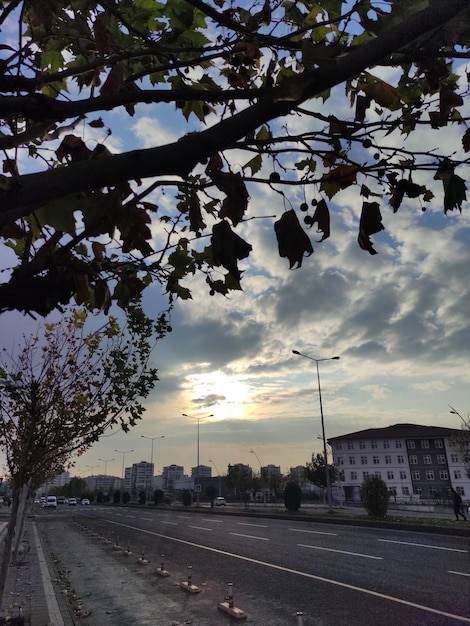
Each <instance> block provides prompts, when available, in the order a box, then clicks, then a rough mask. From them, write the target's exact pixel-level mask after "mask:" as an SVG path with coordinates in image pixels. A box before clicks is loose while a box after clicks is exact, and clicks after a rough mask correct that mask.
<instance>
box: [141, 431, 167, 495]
mask: <svg viewBox="0 0 470 626" xmlns="http://www.w3.org/2000/svg"><path fill="white" fill-rule="evenodd" d="M140 436H141V437H142V439H150V441H151V442H152V449H151V453H150V465H151V466H152V470H151V471H152V474H154V473H155V472H154V470H153V442H154V441H155V439H164V438H165V435H160V436H159V437H147V436H146V435H140ZM150 483H151V484H150V487H151V486H152V483H153V475H152V478H151V481H150ZM148 500H150V498H149V489H147V501H148Z"/></svg>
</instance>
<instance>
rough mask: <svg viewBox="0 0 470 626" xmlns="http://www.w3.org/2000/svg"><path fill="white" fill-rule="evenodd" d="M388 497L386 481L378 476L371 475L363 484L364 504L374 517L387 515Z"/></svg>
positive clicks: (362, 496)
mask: <svg viewBox="0 0 470 626" xmlns="http://www.w3.org/2000/svg"><path fill="white" fill-rule="evenodd" d="M388 497H389V493H388V489H387V485H386V483H384V481H383V480H382V479H381V478H378V477H377V476H369V477H368V478H366V479H365V480H364V482H363V483H362V485H361V500H362V504H363V505H364V508H365V509H366V511H367V513H368V514H369V515H370V516H372V517H385V516H386V515H387V509H388Z"/></svg>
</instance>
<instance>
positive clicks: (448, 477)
mask: <svg viewBox="0 0 470 626" xmlns="http://www.w3.org/2000/svg"><path fill="white" fill-rule="evenodd" d="M461 432H462V431H459V430H458V429H454V428H442V427H439V426H421V425H418V424H395V425H393V426H387V427H385V428H369V429H367V430H361V431H358V432H354V433H348V434H346V435H341V436H339V437H332V438H330V439H329V440H328V443H329V444H330V445H331V447H332V451H333V462H334V465H335V467H336V468H337V470H338V479H339V483H340V484H341V485H342V486H343V488H344V492H345V496H346V499H347V500H353V501H360V486H361V484H362V482H363V480H364V479H366V478H367V477H368V476H372V475H374V476H378V477H379V478H381V479H382V480H383V481H385V483H386V484H387V487H388V489H389V492H390V493H391V494H392V495H393V496H394V497H395V499H396V500H397V502H400V501H401V502H410V501H422V500H433V501H436V500H439V499H447V498H448V497H449V493H450V488H451V487H453V488H454V489H455V490H456V491H457V492H458V493H460V494H461V496H462V498H464V499H469V498H470V476H469V471H468V468H469V465H468V464H466V462H465V455H464V454H462V450H461V449H460V448H459V447H458V446H456V444H455V441H456V438H457V436H458V435H459V434H461Z"/></svg>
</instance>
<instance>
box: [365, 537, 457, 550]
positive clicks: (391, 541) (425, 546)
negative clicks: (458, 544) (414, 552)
mask: <svg viewBox="0 0 470 626" xmlns="http://www.w3.org/2000/svg"><path fill="white" fill-rule="evenodd" d="M377 541H382V542H383V543H401V544H402V545H404V546H418V547H419V548H433V549H434V550H448V551H449V552H468V550H459V549H458V548H445V547H444V546H430V545H428V544H426V543H411V542H410V541H393V540H392V539H378V540H377Z"/></svg>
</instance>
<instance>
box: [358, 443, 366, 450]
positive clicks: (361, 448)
mask: <svg viewBox="0 0 470 626" xmlns="http://www.w3.org/2000/svg"><path fill="white" fill-rule="evenodd" d="M365 449H366V442H365V441H360V442H359V450H365Z"/></svg>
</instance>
